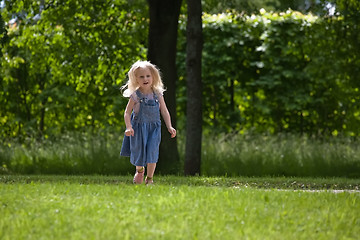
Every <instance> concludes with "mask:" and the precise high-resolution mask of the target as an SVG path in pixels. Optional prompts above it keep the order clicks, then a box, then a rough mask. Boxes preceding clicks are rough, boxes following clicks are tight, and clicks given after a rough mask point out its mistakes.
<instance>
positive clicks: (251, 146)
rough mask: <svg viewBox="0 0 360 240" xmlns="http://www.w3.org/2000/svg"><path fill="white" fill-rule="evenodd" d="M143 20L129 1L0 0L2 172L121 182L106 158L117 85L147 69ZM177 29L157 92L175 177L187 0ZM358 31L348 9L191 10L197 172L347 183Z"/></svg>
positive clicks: (120, 106)
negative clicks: (197, 15)
mask: <svg viewBox="0 0 360 240" xmlns="http://www.w3.org/2000/svg"><path fill="white" fill-rule="evenodd" d="M150 2H151V1H150ZM180 3H181V1H180ZM290 8H291V9H290ZM149 12H150V11H149V5H148V2H147V1H140V0H138V1H121V0H112V1H106V2H105V1H75V0H68V1H1V19H0V31H1V32H0V34H1V35H0V36H1V51H2V55H1V59H0V64H1V65H0V66H1V71H0V82H1V83H0V87H1V91H0V135H1V147H0V164H1V166H0V167H1V169H0V172H1V173H6V174H8V173H23V174H111V175H119V174H121V175H124V174H128V173H132V172H133V167H132V166H131V165H130V163H129V161H128V159H126V158H120V156H119V152H120V148H121V142H122V137H123V132H124V130H125V125H124V121H123V112H124V109H125V106H126V102H127V99H125V98H124V97H122V95H121V91H120V87H121V86H122V85H123V84H124V83H125V81H126V79H127V76H126V73H127V71H128V70H129V67H130V66H131V64H132V63H133V62H134V61H136V60H138V59H147V58H148V48H149V46H148V44H149V42H148V38H149V26H150V24H149V22H150V19H149V18H150V16H149ZM177 22H178V28H177V29H176V31H175V32H176V33H177V51H176V67H177V72H176V75H177V78H176V80H175V81H173V82H172V83H171V84H166V86H167V87H168V91H167V92H165V98H168V97H169V94H171V93H172V92H174V93H175V94H176V95H175V96H176V98H175V99H176V102H175V103H171V101H170V102H169V104H170V107H171V108H174V110H175V111H172V118H173V122H174V124H175V125H176V127H177V129H178V137H177V140H174V142H173V143H174V144H175V146H176V149H177V151H173V152H171V153H170V155H172V156H173V157H172V158H171V159H166V160H164V159H161V158H160V161H159V169H158V171H159V172H160V173H163V174H168V173H172V174H183V168H184V159H185V142H186V141H187V139H186V138H185V131H186V127H187V125H186V124H187V123H186V121H187V116H186V110H187V102H188V101H189V99H188V98H187V95H186V92H187V90H188V88H187V75H186V64H185V62H186V44H187V41H186V27H187V8H186V2H182V5H181V7H180V14H179V17H178V21H177ZM359 25H360V4H359V3H358V1H355V0H353V1H351V0H348V1H346V0H339V1H292V2H291V4H289V3H288V1H280V0H279V1H270V0H264V1H260V0H258V1H235V0H234V1H210V0H206V1H203V16H202V28H203V29H202V31H203V49H202V86H203V87H202V105H203V106H202V109H203V112H202V122H201V127H202V135H203V138H202V150H201V151H202V152H201V172H200V171H199V174H202V175H228V176H238V175H244V176H264V175H270V176H273V175H276V176H328V177H329V176H330V177H335V176H345V177H359V176H360V149H359V144H358V143H359V142H358V137H359V134H360V104H359V100H360V94H359V88H360V81H359V71H360V60H359V56H360V45H359V44H358V43H359V42H360V31H359ZM158 31H161V28H160V29H158ZM161 70H163V69H161ZM167 81H168V80H166V79H165V83H167ZM167 103H168V101H167ZM162 151H163V150H162ZM161 164H163V165H161Z"/></svg>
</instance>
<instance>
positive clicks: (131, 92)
mask: <svg viewBox="0 0 360 240" xmlns="http://www.w3.org/2000/svg"><path fill="white" fill-rule="evenodd" d="M128 77H129V80H128V82H127V83H126V84H125V85H124V86H123V87H122V88H121V89H125V91H124V93H123V95H124V97H129V102H128V104H127V106H126V109H125V113H124V120H125V125H126V130H125V136H124V140H123V144H122V147H121V153H120V155H121V156H127V157H130V162H131V164H133V165H134V166H135V167H136V171H135V175H134V179H133V182H134V183H136V184H141V183H142V182H143V179H144V172H145V166H146V167H147V176H146V178H145V183H146V184H152V183H153V176H154V172H155V168H156V163H157V161H158V157H159V145H160V140H161V120H160V113H161V115H162V117H163V119H164V122H165V124H166V127H167V129H168V131H169V133H170V134H171V137H172V138H174V137H175V136H176V130H175V128H173V127H172V125H171V118H170V114H169V111H168V109H167V107H166V104H165V100H164V97H163V92H164V91H165V89H164V85H163V83H162V80H161V77H160V72H159V70H158V68H157V67H156V66H155V65H153V64H151V63H150V62H148V61H137V62H135V63H134V64H133V65H132V67H131V69H130V71H129V72H128Z"/></svg>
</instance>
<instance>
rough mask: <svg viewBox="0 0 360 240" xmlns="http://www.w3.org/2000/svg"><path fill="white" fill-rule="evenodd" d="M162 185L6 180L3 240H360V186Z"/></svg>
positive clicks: (0, 223) (341, 181)
mask: <svg viewBox="0 0 360 240" xmlns="http://www.w3.org/2000/svg"><path fill="white" fill-rule="evenodd" d="M155 180H156V185H155V186H150V187H147V186H144V185H136V186H135V185H133V184H132V183H131V176H121V177H116V176H20V175H2V176H1V175H0V196H1V197H0V216H1V218H0V239H4V240H7V239H11V240H13V239H358V236H360V215H359V212H360V193H359V191H358V190H359V186H360V180H358V179H346V178H331V179H327V178H318V179H312V178H245V177H243V178H225V177H216V178H208V177H188V178H185V177H175V176H157V177H156V178H155ZM303 189H307V190H311V191H304V190H303ZM322 189H325V190H322ZM339 189H341V190H344V191H334V190H339Z"/></svg>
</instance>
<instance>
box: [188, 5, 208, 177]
mask: <svg viewBox="0 0 360 240" xmlns="http://www.w3.org/2000/svg"><path fill="white" fill-rule="evenodd" d="M201 17H202V9H201V0H188V22H187V29H186V40H187V46H186V75H187V90H186V91H187V110H186V146H185V148H186V150H185V168H184V173H185V175H197V174H199V175H200V167H201V141H202V81H201V53H202V44H203V40H202V19H201Z"/></svg>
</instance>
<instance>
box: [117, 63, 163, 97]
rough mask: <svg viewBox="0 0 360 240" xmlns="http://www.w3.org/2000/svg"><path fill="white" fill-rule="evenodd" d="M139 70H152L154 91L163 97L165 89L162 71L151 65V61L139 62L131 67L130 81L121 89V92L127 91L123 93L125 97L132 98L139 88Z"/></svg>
mask: <svg viewBox="0 0 360 240" xmlns="http://www.w3.org/2000/svg"><path fill="white" fill-rule="evenodd" d="M139 68H148V69H149V70H150V72H151V75H152V79H153V83H152V86H151V87H152V89H153V91H154V92H155V94H157V95H160V96H161V95H163V93H164V92H165V88H164V84H163V82H162V80H161V76H160V70H159V69H158V68H157V66H156V65H154V64H152V63H150V62H149V61H137V62H135V63H134V64H133V65H132V66H131V68H130V70H129V72H128V77H129V80H128V81H127V83H126V84H125V85H124V86H122V87H121V90H124V89H125V90H124V92H123V96H124V97H130V96H131V94H133V93H134V92H135V91H136V90H137V89H138V88H139V84H138V82H137V80H136V71H137V70H138V69H139Z"/></svg>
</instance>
